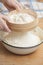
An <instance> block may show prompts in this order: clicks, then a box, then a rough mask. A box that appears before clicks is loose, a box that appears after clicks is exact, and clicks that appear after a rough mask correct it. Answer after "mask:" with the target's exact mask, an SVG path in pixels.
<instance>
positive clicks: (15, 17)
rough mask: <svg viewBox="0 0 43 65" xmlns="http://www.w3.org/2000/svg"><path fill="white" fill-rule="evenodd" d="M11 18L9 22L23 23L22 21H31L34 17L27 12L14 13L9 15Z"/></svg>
mask: <svg viewBox="0 0 43 65" xmlns="http://www.w3.org/2000/svg"><path fill="white" fill-rule="evenodd" d="M9 17H10V19H11V21H12V22H11V23H16V24H24V23H31V22H32V21H33V20H34V19H35V18H34V17H33V16H32V15H29V14H27V13H17V14H16V13H14V14H12V15H10V16H9Z"/></svg>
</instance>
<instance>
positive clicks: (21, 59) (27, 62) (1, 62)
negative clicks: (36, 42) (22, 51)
mask: <svg viewBox="0 0 43 65" xmlns="http://www.w3.org/2000/svg"><path fill="white" fill-rule="evenodd" d="M39 26H40V27H41V28H42V29H43V19H40V23H39ZM0 65H43V44H42V45H40V46H39V48H38V49H37V50H36V51H35V52H34V53H32V54H30V55H25V56H19V55H15V54H13V53H11V52H9V51H8V50H6V49H5V47H4V46H3V45H2V43H1V42H0Z"/></svg>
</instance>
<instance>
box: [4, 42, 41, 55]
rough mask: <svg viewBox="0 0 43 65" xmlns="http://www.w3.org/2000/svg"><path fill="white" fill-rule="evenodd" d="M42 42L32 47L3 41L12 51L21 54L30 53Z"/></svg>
mask: <svg viewBox="0 0 43 65" xmlns="http://www.w3.org/2000/svg"><path fill="white" fill-rule="evenodd" d="M40 44H41V43H40ZM40 44H38V45H36V46H32V47H16V46H12V45H9V44H7V43H5V42H3V45H4V46H5V48H6V49H8V50H9V51H11V52H12V53H15V54H19V55H25V54H30V53H32V52H34V51H36V50H37V48H38V47H39V45H40Z"/></svg>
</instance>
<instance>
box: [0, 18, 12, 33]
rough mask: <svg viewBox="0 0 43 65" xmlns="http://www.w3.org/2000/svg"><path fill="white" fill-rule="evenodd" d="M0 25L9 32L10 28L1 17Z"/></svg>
mask: <svg viewBox="0 0 43 65" xmlns="http://www.w3.org/2000/svg"><path fill="white" fill-rule="evenodd" d="M0 25H2V27H3V29H4V30H5V31H7V32H11V30H10V29H9V28H8V26H7V24H6V23H5V21H4V20H3V19H0Z"/></svg>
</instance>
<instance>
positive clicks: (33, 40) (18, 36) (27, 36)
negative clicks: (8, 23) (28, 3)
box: [5, 32, 40, 47]
mask: <svg viewBox="0 0 43 65" xmlns="http://www.w3.org/2000/svg"><path fill="white" fill-rule="evenodd" d="M5 40H6V42H7V43H8V44H10V45H13V46H18V47H31V46H35V45H37V44H40V38H39V37H38V36H36V35H34V34H33V33H31V32H26V33H18V32H14V33H10V34H9V35H8V36H7V37H6V38H5Z"/></svg>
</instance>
